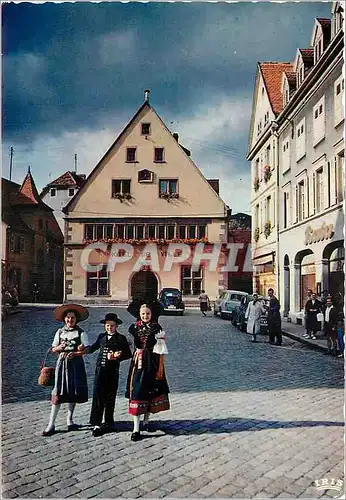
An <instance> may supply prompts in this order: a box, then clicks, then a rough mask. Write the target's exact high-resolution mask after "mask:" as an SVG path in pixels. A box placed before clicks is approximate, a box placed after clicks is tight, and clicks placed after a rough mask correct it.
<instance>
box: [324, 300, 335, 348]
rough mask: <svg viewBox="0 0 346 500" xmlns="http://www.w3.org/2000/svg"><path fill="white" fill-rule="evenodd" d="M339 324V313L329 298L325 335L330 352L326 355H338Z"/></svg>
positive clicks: (325, 317)
mask: <svg viewBox="0 0 346 500" xmlns="http://www.w3.org/2000/svg"><path fill="white" fill-rule="evenodd" d="M337 322H338V313H337V310H336V307H334V306H333V302H332V298H331V297H330V296H329V297H327V299H326V307H325V309H324V333H325V335H326V337H327V346H328V351H327V352H326V354H332V355H333V356H336V355H337V338H338V333H337Z"/></svg>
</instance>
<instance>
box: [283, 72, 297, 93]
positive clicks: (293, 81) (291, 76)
mask: <svg viewBox="0 0 346 500" xmlns="http://www.w3.org/2000/svg"><path fill="white" fill-rule="evenodd" d="M285 74H286V76H287V80H288V84H289V86H290V88H291V89H293V90H294V89H295V88H296V86H297V75H296V74H295V72H294V71H285Z"/></svg>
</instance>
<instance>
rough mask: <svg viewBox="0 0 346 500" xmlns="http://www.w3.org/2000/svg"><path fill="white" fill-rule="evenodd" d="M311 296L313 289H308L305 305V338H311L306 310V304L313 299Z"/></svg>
mask: <svg viewBox="0 0 346 500" xmlns="http://www.w3.org/2000/svg"><path fill="white" fill-rule="evenodd" d="M311 295H312V290H311V288H308V290H307V291H306V299H305V303H304V324H305V334H304V335H303V337H308V336H309V332H308V329H307V326H306V325H307V320H306V318H307V316H306V309H305V306H306V303H307V301H308V300H310V299H311Z"/></svg>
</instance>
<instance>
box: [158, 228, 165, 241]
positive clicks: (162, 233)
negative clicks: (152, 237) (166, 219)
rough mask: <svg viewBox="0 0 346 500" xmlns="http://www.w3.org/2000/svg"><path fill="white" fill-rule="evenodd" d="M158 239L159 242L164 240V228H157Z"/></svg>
mask: <svg viewBox="0 0 346 500" xmlns="http://www.w3.org/2000/svg"><path fill="white" fill-rule="evenodd" d="M158 238H159V239H160V240H164V239H165V226H158Z"/></svg>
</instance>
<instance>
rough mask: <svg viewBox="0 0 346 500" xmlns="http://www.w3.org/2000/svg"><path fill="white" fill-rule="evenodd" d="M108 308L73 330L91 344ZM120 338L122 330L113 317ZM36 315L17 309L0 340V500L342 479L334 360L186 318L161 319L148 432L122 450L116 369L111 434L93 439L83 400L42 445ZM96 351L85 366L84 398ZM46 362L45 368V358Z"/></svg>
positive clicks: (150, 494) (212, 492) (245, 491)
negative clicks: (158, 385)
mask: <svg viewBox="0 0 346 500" xmlns="http://www.w3.org/2000/svg"><path fill="white" fill-rule="evenodd" d="M105 312H109V308H108V309H103V308H91V309H90V318H89V319H88V320H87V321H86V322H85V323H83V327H84V328H85V330H86V331H87V332H88V335H89V338H90V340H91V341H93V340H94V339H96V337H97V334H98V333H100V332H101V331H102V327H101V328H100V326H101V325H100V324H99V320H100V319H102V318H103V316H104V314H105ZM116 312H117V313H118V314H119V315H120V317H121V318H122V319H123V320H124V324H123V325H122V326H121V327H120V331H121V332H123V333H125V332H126V331H127V328H128V326H129V324H130V323H131V317H130V315H129V314H128V313H127V312H126V311H125V310H124V309H118V310H116ZM51 316H52V311H51V310H49V309H47V308H42V309H40V308H35V309H30V308H24V309H23V311H22V312H21V313H19V314H16V315H14V316H12V317H10V318H9V319H8V321H6V322H5V324H4V326H3V333H2V350H3V358H2V369H3V374H2V392H3V407H2V479H3V487H2V496H3V497H4V498H14V497H21V498H67V497H71V498H92V497H97V498H116V497H123V498H138V497H145V498H162V497H168V498H211V497H214V498H297V497H301V498H316V497H321V496H324V497H325V496H328V497H337V496H340V495H341V493H338V492H337V491H333V490H327V491H326V490H322V491H317V490H316V487H315V484H314V481H315V480H318V479H322V478H328V479H329V480H330V481H331V479H332V478H334V479H343V421H344V417H343V360H341V359H338V358H331V357H329V356H324V355H323V353H320V352H316V351H312V350H311V349H309V348H308V347H306V346H304V344H300V343H298V342H295V341H294V340H291V339H287V338H285V339H284V346H283V347H275V346H271V345H269V344H268V343H267V339H266V338H263V337H262V338H260V342H259V343H258V344H252V343H251V342H250V337H249V336H248V335H247V334H245V333H241V332H239V331H238V330H236V329H235V328H234V327H233V326H232V325H231V323H230V322H228V321H222V320H220V319H219V318H214V317H213V316H209V317H208V318H203V317H201V316H200V314H199V312H198V311H187V312H186V315H185V316H184V317H171V316H165V317H163V318H162V319H161V323H162V325H163V326H164V328H165V330H166V332H167V343H168V347H169V351H170V352H169V355H168V356H167V357H166V371H167V377H168V381H169V384H170V389H171V410H170V411H168V412H163V413H161V414H158V415H157V416H156V417H154V418H153V422H154V423H155V424H156V431H155V432H146V433H144V434H143V435H144V439H143V440H142V441H140V442H137V443H134V442H132V441H130V439H129V438H130V433H131V428H132V426H131V422H130V418H129V415H128V414H127V400H125V398H124V386H125V381H126V375H127V370H128V366H129V362H128V361H127V362H124V363H123V364H122V367H121V376H120V379H121V380H120V387H119V392H118V395H119V396H118V400H117V407H116V414H115V416H116V421H117V427H118V432H113V433H109V434H106V435H104V436H102V437H98V438H93V437H92V436H91V430H90V429H91V428H90V426H89V425H88V419H89V412H90V406H91V400H89V402H88V403H85V404H83V405H79V406H77V409H76V412H75V419H76V421H77V422H78V423H80V424H82V427H81V428H80V430H78V431H75V432H67V429H66V423H65V420H66V409H65V408H64V407H63V408H62V410H61V411H60V414H59V416H58V419H57V430H58V432H57V433H56V434H55V435H53V436H51V437H49V438H44V437H42V436H41V432H42V430H43V429H44V427H45V426H46V423H47V419H48V415H49V411H50V405H49V389H46V388H42V387H39V386H38V385H37V377H38V373H39V363H40V360H41V359H42V357H43V355H44V352H45V350H46V349H47V348H48V347H49V345H50V343H51V341H52V339H53V335H54V332H55V330H56V328H57V326H58V324H57V323H54V322H53V321H52V319H51ZM96 356H97V354H93V355H90V356H88V357H85V360H86V365H87V373H88V383H89V394H91V391H92V384H93V370H94V364H95V360H96ZM52 361H53V360H52Z"/></svg>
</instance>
